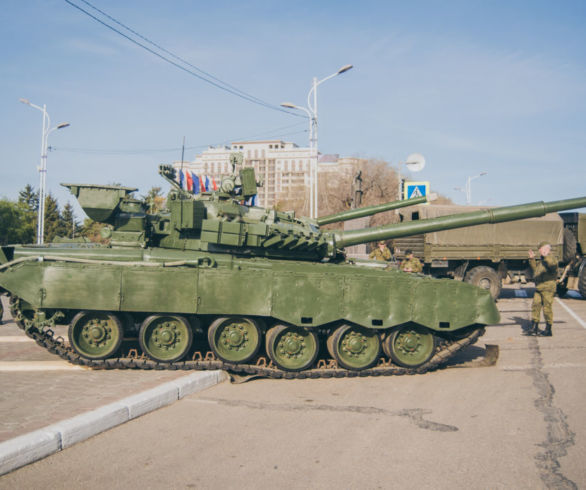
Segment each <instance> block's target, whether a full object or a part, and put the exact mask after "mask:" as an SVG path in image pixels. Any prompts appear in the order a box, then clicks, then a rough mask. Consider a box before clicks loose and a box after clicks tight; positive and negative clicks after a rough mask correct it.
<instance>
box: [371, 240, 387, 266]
mask: <svg viewBox="0 0 586 490" xmlns="http://www.w3.org/2000/svg"><path fill="white" fill-rule="evenodd" d="M368 258H369V259H375V260H384V261H385V262H386V261H389V260H391V251H390V250H389V248H388V247H387V245H386V244H385V241H384V240H381V241H379V242H378V248H375V249H374V250H373V251H372V252H370V255H369V256H368Z"/></svg>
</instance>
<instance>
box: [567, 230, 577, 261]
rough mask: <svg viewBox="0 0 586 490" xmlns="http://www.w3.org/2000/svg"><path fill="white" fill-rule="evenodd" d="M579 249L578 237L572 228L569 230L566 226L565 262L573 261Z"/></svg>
mask: <svg viewBox="0 0 586 490" xmlns="http://www.w3.org/2000/svg"><path fill="white" fill-rule="evenodd" d="M577 249H578V247H577V242H576V237H575V236H574V234H573V233H572V230H568V229H567V228H564V249H563V255H564V263H566V264H567V263H568V262H570V261H572V260H573V259H574V257H576V251H577Z"/></svg>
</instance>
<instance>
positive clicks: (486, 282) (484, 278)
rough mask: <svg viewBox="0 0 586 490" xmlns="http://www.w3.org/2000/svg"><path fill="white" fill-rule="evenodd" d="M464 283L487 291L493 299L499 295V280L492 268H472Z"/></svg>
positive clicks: (482, 266)
mask: <svg viewBox="0 0 586 490" xmlns="http://www.w3.org/2000/svg"><path fill="white" fill-rule="evenodd" d="M464 281H465V282H467V283H469V284H474V286H478V287H479V288H482V289H488V290H489V291H490V295H491V296H492V297H493V299H497V298H498V297H499V295H500V294H501V278H500V277H499V275H498V273H497V271H495V270H494V269H493V268H492V267H488V266H485V265H479V266H477V267H474V268H473V269H470V270H469V271H468V272H467V273H466V276H465V277H464Z"/></svg>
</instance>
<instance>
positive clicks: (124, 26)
mask: <svg viewBox="0 0 586 490" xmlns="http://www.w3.org/2000/svg"><path fill="white" fill-rule="evenodd" d="M78 1H81V2H83V3H85V4H86V5H87V6H88V7H90V8H92V9H94V10H95V11H96V12H99V13H100V14H102V15H103V16H104V17H106V18H108V19H110V20H111V21H112V22H114V23H116V24H118V25H119V26H120V27H122V28H124V29H126V30H127V31H129V32H131V33H132V34H134V35H135V36H137V37H139V38H140V39H142V40H143V41H146V42H147V43H149V44H150V45H152V46H155V47H156V48H157V49H160V50H161V51H163V52H164V53H167V54H168V55H170V56H171V57H172V58H175V59H176V60H179V61H181V62H182V63H184V64H186V65H187V66H190V67H191V68H193V69H194V70H196V71H198V72H199V73H202V74H203V75H205V76H207V77H209V78H212V79H213V80H216V81H217V82H219V83H221V84H223V85H225V86H226V87H229V88H231V89H232V90H235V91H236V92H239V93H241V94H243V95H245V96H247V97H251V98H253V99H255V100H257V101H258V102H261V103H263V104H265V103H267V102H265V101H264V100H262V99H259V98H258V97H255V96H253V95H250V94H248V93H246V92H244V91H242V90H240V89H239V88H237V87H235V86H234V85H230V84H229V83H227V82H225V81H223V80H221V79H219V78H218V77H215V76H214V75H212V74H211V73H208V72H206V71H204V70H202V69H201V68H199V67H198V66H195V65H193V64H191V63H190V62H189V61H187V60H186V59H184V58H181V57H180V56H177V55H176V54H175V53H173V52H171V51H169V50H168V49H166V48H164V47H163V46H161V45H160V44H157V43H156V42H154V41H152V40H151V39H149V38H147V37H145V36H143V35H142V34H140V33H139V32H137V31H135V30H134V29H132V28H130V27H128V26H127V25H126V24H123V23H122V22H120V21H119V20H118V19H115V18H114V17H112V16H111V15H109V14H108V13H107V12H104V11H103V10H100V9H99V8H97V7H96V6H95V5H92V4H91V3H90V2H88V1H87V0H78Z"/></svg>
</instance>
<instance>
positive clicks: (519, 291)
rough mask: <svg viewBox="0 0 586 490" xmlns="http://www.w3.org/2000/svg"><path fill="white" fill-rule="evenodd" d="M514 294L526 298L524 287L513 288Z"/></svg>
mask: <svg viewBox="0 0 586 490" xmlns="http://www.w3.org/2000/svg"><path fill="white" fill-rule="evenodd" d="M515 296H516V297H517V298H527V291H525V290H524V289H515Z"/></svg>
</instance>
